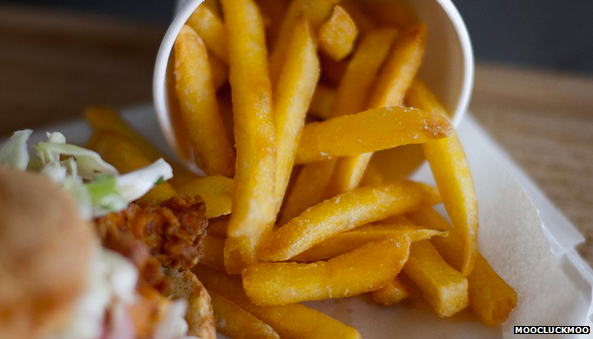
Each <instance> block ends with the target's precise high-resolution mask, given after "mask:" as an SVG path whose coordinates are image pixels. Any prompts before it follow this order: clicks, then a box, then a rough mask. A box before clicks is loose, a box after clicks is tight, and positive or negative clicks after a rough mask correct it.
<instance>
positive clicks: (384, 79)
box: [327, 25, 427, 196]
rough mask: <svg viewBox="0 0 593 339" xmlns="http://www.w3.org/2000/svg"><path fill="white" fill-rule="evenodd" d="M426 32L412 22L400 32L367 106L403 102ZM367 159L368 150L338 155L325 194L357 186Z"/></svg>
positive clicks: (416, 67) (418, 59) (414, 71)
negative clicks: (339, 156) (355, 153)
mask: <svg viewBox="0 0 593 339" xmlns="http://www.w3.org/2000/svg"><path fill="white" fill-rule="evenodd" d="M426 36H427V28H426V26H425V25H417V26H414V27H412V28H410V29H408V30H407V31H406V32H404V33H403V34H402V36H400V38H399V39H398V41H397V43H396V45H395V47H394V49H393V50H392V51H391V53H390V55H389V57H388V58H387V60H386V61H385V65H384V66H383V67H382V68H381V72H380V75H379V77H378V79H377V82H376V83H375V87H374V89H373V92H372V93H371V96H370V99H369V102H368V107H369V108H377V107H384V106H394V105H401V104H402V103H403V99H404V95H405V93H406V90H407V89H408V87H409V86H410V84H411V83H412V80H413V79H414V77H415V76H416V73H417V71H418V68H420V61H421V60H422V56H423V55H424V49H425V46H426ZM370 159H371V154H361V155H359V156H353V157H347V158H343V159H339V160H338V162H337V164H336V168H335V169H334V177H333V179H332V180H331V181H330V183H329V185H328V188H327V191H328V192H327V195H328V196H332V195H335V194H339V193H342V192H346V191H349V190H351V189H353V188H355V187H357V186H358V184H359V183H360V179H361V178H362V175H363V174H364V170H365V169H366V166H367V165H368V163H369V161H370Z"/></svg>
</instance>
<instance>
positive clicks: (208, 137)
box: [175, 26, 235, 177]
mask: <svg viewBox="0 0 593 339" xmlns="http://www.w3.org/2000/svg"><path fill="white" fill-rule="evenodd" d="M175 75H176V79H175V84H176V90H177V97H178V98H179V104H180V107H181V115H182V118H183V121H184V123H185V126H186V128H187V129H188V131H189V135H190V140H191V143H192V147H193V150H194V154H195V158H196V164H197V165H198V166H199V167H200V168H201V169H202V170H204V172H206V174H209V175H222V176H227V177H231V176H232V175H233V173H234V160H235V159H234V153H233V149H232V147H231V145H230V144H229V143H228V140H227V138H226V136H225V132H224V124H223V122H222V116H221V115H220V111H219V109H218V102H217V101H216V91H215V90H214V87H213V84H212V73H211V69H210V63H209V62H208V53H207V52H206V48H205V46H204V44H203V43H202V40H201V39H200V37H199V36H198V35H197V34H196V33H195V32H194V31H193V30H192V29H191V28H190V27H189V26H183V28H182V29H181V31H180V32H179V35H178V36H177V40H176V41H175Z"/></svg>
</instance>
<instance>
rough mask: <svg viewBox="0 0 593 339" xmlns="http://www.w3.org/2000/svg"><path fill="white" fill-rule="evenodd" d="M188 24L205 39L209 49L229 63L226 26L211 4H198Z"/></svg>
mask: <svg viewBox="0 0 593 339" xmlns="http://www.w3.org/2000/svg"><path fill="white" fill-rule="evenodd" d="M186 24H187V25H189V26H190V27H191V28H193V30H194V31H196V33H198V35H199V36H200V38H202V39H203V40H204V44H205V45H206V47H208V50H210V51H211V52H212V53H213V54H214V55H216V56H217V57H218V58H219V59H220V60H222V61H223V62H224V63H225V64H228V63H229V53H228V47H227V36H226V35H227V32H226V27H225V25H224V23H223V22H222V19H221V18H220V17H219V16H218V15H217V14H216V12H215V11H213V10H212V8H211V7H210V6H198V8H196V10H195V11H194V12H193V13H192V15H191V16H190V17H189V19H188V20H187V23H186Z"/></svg>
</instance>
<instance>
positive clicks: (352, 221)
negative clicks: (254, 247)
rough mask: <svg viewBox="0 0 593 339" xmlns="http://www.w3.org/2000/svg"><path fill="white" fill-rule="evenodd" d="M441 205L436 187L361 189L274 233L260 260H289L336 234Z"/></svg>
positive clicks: (329, 201) (398, 184) (403, 185)
mask: <svg viewBox="0 0 593 339" xmlns="http://www.w3.org/2000/svg"><path fill="white" fill-rule="evenodd" d="M439 201H440V198H439V196H438V194H436V192H435V190H434V188H433V187H430V186H428V185H425V184H421V183H417V182H412V181H398V182H393V183H389V184H385V185H381V186H376V187H368V186H367V187H360V188H358V189H356V190H353V191H350V192H346V193H344V194H341V195H339V196H336V197H333V198H331V199H327V200H325V201H323V202H321V203H319V204H317V205H315V206H313V207H310V208H309V209H307V210H306V211H304V212H303V213H302V214H301V215H299V216H298V217H296V218H294V219H292V220H290V221H289V222H288V223H287V224H286V225H284V226H282V227H280V228H279V229H278V230H276V231H274V232H273V233H272V234H271V235H270V236H269V238H268V239H267V240H266V241H265V243H264V244H263V246H262V248H261V251H260V257H261V259H263V260H270V261H282V260H287V259H289V258H292V257H294V256H295V255H297V254H299V253H302V252H304V251H305V250H307V249H309V248H311V247H312V246H313V245H315V244H316V243H319V242H321V241H323V240H325V239H327V238H329V237H331V236H333V235H335V234H337V233H340V232H343V231H347V230H350V229H353V228H355V227H358V226H361V225H364V224H368V223H370V222H373V221H377V220H381V219H385V218H387V217H388V216H390V215H395V214H401V213H405V212H407V211H411V210H413V209H415V208H417V207H419V206H422V205H427V206H430V205H432V204H435V203H437V202H439Z"/></svg>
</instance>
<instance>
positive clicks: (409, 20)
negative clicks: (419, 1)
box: [365, 0, 418, 29]
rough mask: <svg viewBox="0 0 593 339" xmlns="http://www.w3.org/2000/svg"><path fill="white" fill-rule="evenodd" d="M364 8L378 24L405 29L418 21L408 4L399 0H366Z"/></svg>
mask: <svg viewBox="0 0 593 339" xmlns="http://www.w3.org/2000/svg"><path fill="white" fill-rule="evenodd" d="M365 10H366V11H367V12H368V13H369V15H370V16H371V17H372V18H373V20H375V21H376V22H377V23H378V24H379V25H382V26H395V27H397V28H399V29H405V28H406V27H410V26H412V25H415V24H417V23H418V17H416V13H414V10H413V9H412V8H410V6H409V5H408V4H406V3H404V2H402V1H399V0H390V1H366V2H365Z"/></svg>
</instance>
